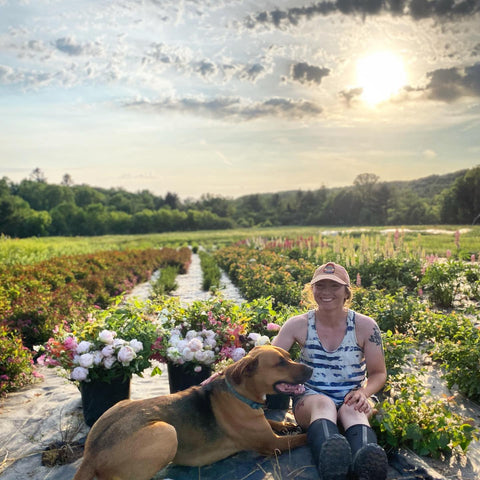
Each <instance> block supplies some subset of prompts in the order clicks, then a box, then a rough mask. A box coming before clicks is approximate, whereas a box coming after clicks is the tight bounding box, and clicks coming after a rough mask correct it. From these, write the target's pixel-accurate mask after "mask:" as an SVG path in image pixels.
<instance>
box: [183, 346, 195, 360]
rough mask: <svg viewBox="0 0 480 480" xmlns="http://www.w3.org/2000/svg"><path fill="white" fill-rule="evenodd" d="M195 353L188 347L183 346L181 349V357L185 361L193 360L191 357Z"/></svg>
mask: <svg viewBox="0 0 480 480" xmlns="http://www.w3.org/2000/svg"><path fill="white" fill-rule="evenodd" d="M194 355H195V352H193V351H192V350H190V349H189V348H184V349H183V350H182V358H183V359H184V360H185V361H186V362H191V361H192V360H193V357H194Z"/></svg>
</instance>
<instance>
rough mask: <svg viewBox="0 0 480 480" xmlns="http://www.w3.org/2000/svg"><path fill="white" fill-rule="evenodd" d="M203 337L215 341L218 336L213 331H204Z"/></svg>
mask: <svg viewBox="0 0 480 480" xmlns="http://www.w3.org/2000/svg"><path fill="white" fill-rule="evenodd" d="M202 335H204V336H205V337H206V338H211V339H213V338H215V337H216V335H217V334H216V333H215V332H214V331H213V330H202Z"/></svg>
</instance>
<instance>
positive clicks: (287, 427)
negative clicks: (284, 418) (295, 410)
mask: <svg viewBox="0 0 480 480" xmlns="http://www.w3.org/2000/svg"><path fill="white" fill-rule="evenodd" d="M277 433H279V434H280V435H292V434H297V433H302V427H300V425H297V424H296V423H291V422H283V423H282V426H281V428H279V429H278V431H277Z"/></svg>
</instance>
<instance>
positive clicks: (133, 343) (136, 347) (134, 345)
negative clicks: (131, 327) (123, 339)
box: [130, 339, 143, 353]
mask: <svg viewBox="0 0 480 480" xmlns="http://www.w3.org/2000/svg"><path fill="white" fill-rule="evenodd" d="M130 346H131V347H132V348H133V351H134V352H135V353H138V352H139V351H140V350H143V343H142V342H140V341H139V340H136V339H133V340H130Z"/></svg>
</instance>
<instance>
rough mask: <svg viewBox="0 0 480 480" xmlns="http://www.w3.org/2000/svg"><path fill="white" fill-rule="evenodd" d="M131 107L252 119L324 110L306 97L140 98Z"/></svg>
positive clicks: (304, 115)
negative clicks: (258, 99) (250, 99)
mask: <svg viewBox="0 0 480 480" xmlns="http://www.w3.org/2000/svg"><path fill="white" fill-rule="evenodd" d="M125 107H127V108H136V109H140V110H145V111H150V112H156V113H166V112H172V111H174V112H179V113H189V114H194V115H198V116H206V117H210V118H217V119H222V120H231V121H241V120H242V121H248V120H256V119H260V118H265V117H276V118H284V119H289V120H298V119H302V118H309V117H316V116H318V115H320V114H321V113H322V109H321V107H319V106H318V105H315V104H313V103H312V102H308V101H305V100H291V99H285V98H271V99H268V100H265V101H263V102H253V103H246V102H242V101H241V100H240V99H239V98H232V97H228V98H215V99H212V100H205V99H202V98H182V99H172V98H169V99H166V100H162V101H159V102H150V101H148V100H138V101H133V102H129V103H126V104H125Z"/></svg>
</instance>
